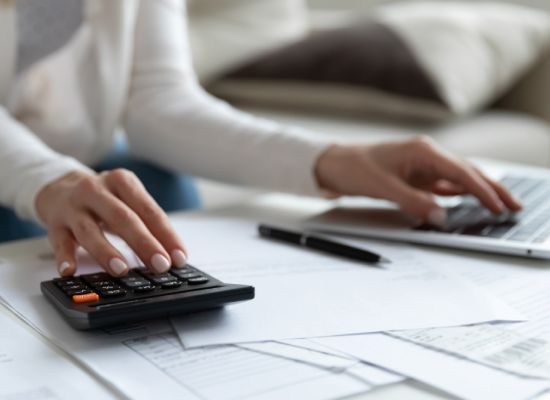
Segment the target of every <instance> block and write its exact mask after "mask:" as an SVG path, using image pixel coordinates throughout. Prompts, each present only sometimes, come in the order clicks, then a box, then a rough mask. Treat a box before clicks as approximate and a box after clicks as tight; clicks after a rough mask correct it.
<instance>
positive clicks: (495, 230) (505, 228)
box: [484, 224, 515, 239]
mask: <svg viewBox="0 0 550 400" xmlns="http://www.w3.org/2000/svg"><path fill="white" fill-rule="evenodd" d="M514 226H515V224H502V225H497V226H493V227H492V228H490V229H489V230H488V232H486V233H485V235H484V236H486V237H491V238H495V239H499V238H501V237H503V236H504V235H506V234H507V233H508V232H510V230H511V229H512V228H514Z"/></svg>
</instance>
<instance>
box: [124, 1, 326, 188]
mask: <svg viewBox="0 0 550 400" xmlns="http://www.w3.org/2000/svg"><path fill="white" fill-rule="evenodd" d="M182 15H183V10H182V9H181V2H179V1H177V0H162V1H160V0H153V1H150V2H144V3H142V5H141V10H140V15H139V17H138V25H137V28H136V37H135V51H134V69H133V76H132V82H131V89H130V97H129V102H128V109H127V114H126V121H125V122H126V123H125V127H126V131H127V133H128V139H129V142H130V146H131V149H132V151H134V152H135V153H136V154H138V155H139V156H141V157H144V158H147V159H149V160H151V161H153V162H155V163H157V164H160V165H162V166H164V167H166V168H169V169H173V170H177V171H184V172H186V173H191V174H195V175H200V176H204V177H207V178H211V179H216V180H222V181H225V182H230V183H237V184H243V185H253V186H257V187H264V188H270V189H275V190H283V191H291V192H297V193H303V194H313V193H317V183H316V180H315V178H314V172H313V169H314V164H315V160H316V159H317V157H318V156H319V155H320V154H321V153H322V152H323V151H324V150H325V149H326V147H327V144H325V143H322V142H319V141H317V140H316V139H315V138H314V137H312V135H311V134H308V133H306V132H304V131H301V130H299V129H297V128H289V127H283V126H281V125H279V124H276V123H273V122H269V121H265V120H262V119H259V118H255V117H253V116H250V115H247V114H244V113H241V112H239V111H236V110H235V109H233V108H231V107H230V106H228V105H227V104H225V103H223V102H220V101H218V100H215V99H213V98H212V97H210V96H209V95H207V94H206V93H205V92H204V91H203V90H202V89H201V88H200V87H199V85H198V83H197V80H196V77H195V75H194V72H193V69H192V67H191V63H190V53H189V44H188V42H187V39H186V30H185V29H184V28H185V24H184V22H185V21H184V19H183V16H182Z"/></svg>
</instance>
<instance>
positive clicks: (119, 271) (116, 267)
mask: <svg viewBox="0 0 550 400" xmlns="http://www.w3.org/2000/svg"><path fill="white" fill-rule="evenodd" d="M109 268H110V269H111V272H113V273H114V274H115V275H123V274H124V273H125V272H127V271H128V265H126V263H125V262H124V261H122V260H121V259H120V258H113V259H111V261H109Z"/></svg>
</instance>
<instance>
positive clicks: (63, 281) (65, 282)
mask: <svg viewBox="0 0 550 400" xmlns="http://www.w3.org/2000/svg"><path fill="white" fill-rule="evenodd" d="M55 283H56V284H57V286H61V287H63V286H70V285H81V284H82V282H81V281H80V279H75V278H62V279H58V280H56V281H55Z"/></svg>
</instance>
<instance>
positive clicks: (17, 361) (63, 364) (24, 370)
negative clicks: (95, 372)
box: [0, 306, 117, 400]
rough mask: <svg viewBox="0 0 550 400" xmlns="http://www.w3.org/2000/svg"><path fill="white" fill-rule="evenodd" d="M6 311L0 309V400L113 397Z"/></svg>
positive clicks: (66, 399)
mask: <svg viewBox="0 0 550 400" xmlns="http://www.w3.org/2000/svg"><path fill="white" fill-rule="evenodd" d="M7 312H8V311H7V310H6V309H5V308H4V307H1V306H0V327H2V328H1V329H0V381H1V382H2V384H1V385H0V400H4V399H5V400H11V399H14V400H15V399H17V400H36V399H51V400H73V399H74V398H75V393H78V398H81V399H90V400H92V399H93V400H97V399H116V398H117V397H115V395H114V393H112V392H110V391H109V390H108V389H107V388H105V387H104V386H103V385H101V384H100V383H99V382H97V381H96V380H95V379H93V378H92V377H90V376H89V375H88V374H87V373H86V372H84V371H83V370H82V369H80V368H78V367H77V366H76V365H75V364H74V363H72V362H71V361H69V360H67V359H66V358H65V357H63V356H62V355H60V354H58V353H56V352H55V351H54V350H52V349H51V348H50V347H48V345H47V344H46V343H44V342H43V341H42V340H41V339H40V338H38V337H36V336H35V335H33V334H32V333H30V332H27V330H26V329H25V328H24V327H23V326H21V325H20V323H19V322H17V321H15V320H14V318H13V317H12V316H9V315H7Z"/></svg>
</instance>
